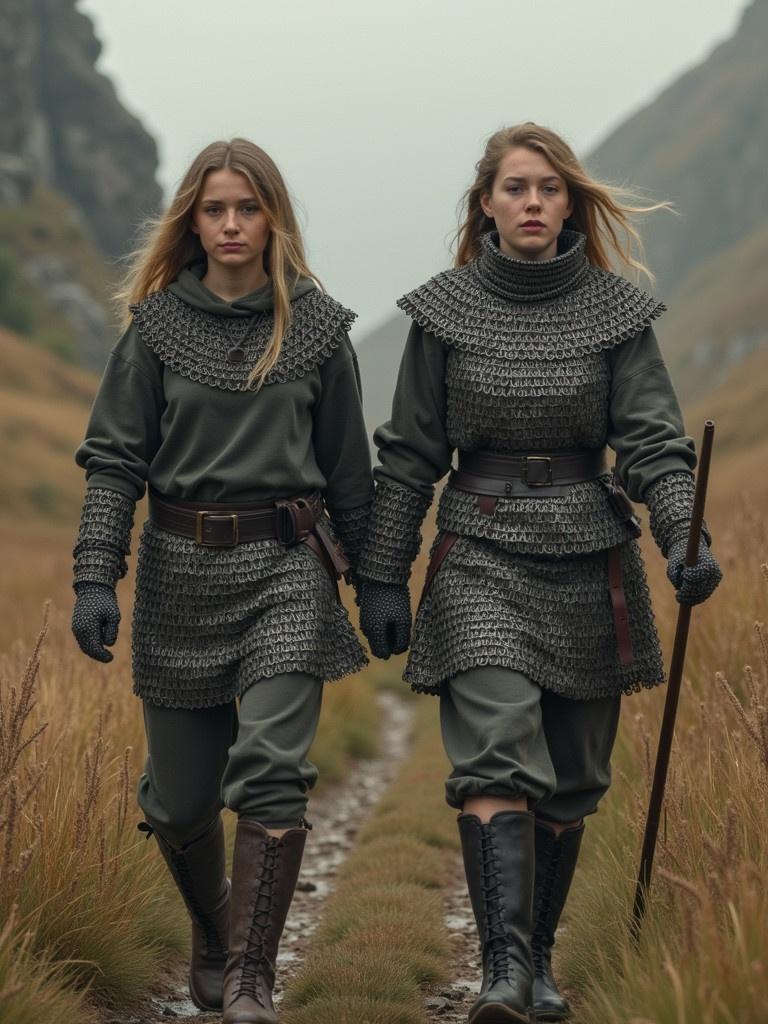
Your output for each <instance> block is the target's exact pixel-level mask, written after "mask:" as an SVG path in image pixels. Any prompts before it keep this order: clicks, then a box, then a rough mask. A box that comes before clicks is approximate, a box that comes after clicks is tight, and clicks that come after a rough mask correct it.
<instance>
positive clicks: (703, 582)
mask: <svg viewBox="0 0 768 1024" xmlns="http://www.w3.org/2000/svg"><path fill="white" fill-rule="evenodd" d="M687 546H688V537H687V535H686V536H684V537H680V538H679V539H678V540H675V541H673V542H672V544H671V545H670V548H669V553H668V555H667V559H668V561H667V577H668V578H669V581H670V583H671V584H672V586H673V587H674V588H675V590H676V591H677V594H676V595H675V596H676V597H677V600H678V601H679V602H680V604H701V602H702V601H706V599H707V598H708V597H709V596H710V595H711V594H712V593H713V591H714V590H715V588H716V587H717V585H718V583H719V582H720V580H721V579H722V578H723V574H722V572H721V570H720V566H719V565H718V564H717V561H716V559H715V556H714V555H713V554H712V552H711V551H710V550H709V547H708V545H707V542H706V541H705V540H704V539H703V538H702V539H701V541H700V542H699V555H698V559H697V561H696V565H692V566H687V565H686V564H685V549H686V547H687Z"/></svg>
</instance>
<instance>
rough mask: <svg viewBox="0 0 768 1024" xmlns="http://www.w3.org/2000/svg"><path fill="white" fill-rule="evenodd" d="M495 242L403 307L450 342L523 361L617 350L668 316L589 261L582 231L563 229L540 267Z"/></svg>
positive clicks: (490, 238) (486, 242) (485, 241)
mask: <svg viewBox="0 0 768 1024" xmlns="http://www.w3.org/2000/svg"><path fill="white" fill-rule="evenodd" d="M496 237H497V236H495V235H494V234H493V233H490V234H486V235H483V236H482V252H481V255H480V257H479V258H478V259H477V260H473V261H472V262H471V263H467V264H466V265H465V266H463V267H455V268H452V269H451V270H445V271H443V272H442V273H440V274H437V275H436V276H435V277H433V278H431V279H430V280H429V281H427V283H426V284H423V285H421V287H419V288H416V289H415V290H414V291H412V292H409V293H408V294H407V295H405V296H403V298H401V299H400V300H399V301H398V303H397V304H398V306H399V307H400V309H402V310H403V312H404V313H407V315H408V316H409V317H410V318H411V319H412V320H415V322H416V323H417V324H419V325H420V326H421V327H423V328H424V329H425V330H427V331H429V332H430V333H432V334H434V335H436V336H437V337H438V338H441V339H442V340H443V341H444V342H446V344H448V345H451V346H455V347H456V348H458V349H463V350H465V351H468V352H474V353H477V354H479V355H484V356H493V355H494V354H495V355H496V356H497V358H498V357H502V358H506V357H507V356H508V355H509V354H510V352H511V351H513V352H514V355H515V359H516V361H521V362H522V361H526V360H530V359H533V360H535V361H539V360H540V359H542V358H543V359H544V360H546V361H551V360H557V361H559V360H560V359H562V358H563V357H564V356H575V355H583V354H586V353H589V352H599V351H600V350H601V349H605V348H613V346H614V345H618V344H619V343H620V342H622V341H626V340H627V339H628V338H631V337H633V336H634V335H635V334H637V333H638V332H639V331H641V330H643V328H644V327H647V326H648V325H649V324H650V323H651V321H652V320H655V319H656V318H657V317H658V316H660V315H661V314H662V313H663V312H664V309H665V306H664V304H663V303H661V302H658V301H657V300H656V299H654V298H653V297H652V296H650V295H648V294H646V293H645V292H643V291H641V290H640V289H639V288H637V287H635V285H633V284H632V283H631V282H629V281H627V280H626V279H625V278H623V277H620V276H618V275H617V274H613V273H611V272H610V271H608V270H601V269H600V268H599V267H594V266H592V265H591V264H589V263H587V259H586V256H585V253H584V248H585V242H586V239H585V237H584V235H581V234H579V232H576V231H563V232H562V233H561V235H560V241H561V245H562V248H563V252H562V253H561V254H560V255H558V256H555V257H554V258H553V259H551V260H544V261H541V262H539V261H529V260H514V259H511V258H510V257H509V256H505V255H504V254H503V253H502V252H501V250H500V249H499V247H498V244H497V242H496V241H495V238H496ZM499 369H502V368H501V367H499ZM502 380H503V377H502ZM489 393H491V392H489Z"/></svg>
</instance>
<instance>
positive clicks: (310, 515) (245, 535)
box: [149, 491, 320, 548]
mask: <svg viewBox="0 0 768 1024" xmlns="http://www.w3.org/2000/svg"><path fill="white" fill-rule="evenodd" d="M319 501H320V496H319V495H318V494H317V493H315V494H307V495H300V496H298V497H295V498H289V499H287V500H279V501H270V502H252V503H250V504H246V505H244V504H233V503H229V502H226V503H225V502H194V501H179V500H177V499H175V498H173V499H171V498H166V497H164V496H162V495H160V494H158V493H157V492H156V491H150V493H149V518H150V519H151V521H152V522H153V523H154V524H155V526H159V527H160V529H161V530H167V531H168V532H169V533H175V534H178V536H180V537H190V538H191V539H192V540H194V542H195V543H196V544H199V545H200V546H201V547H206V548H231V547H234V546H235V545H236V544H246V543H248V542H249V541H254V540H280V541H282V542H283V543H284V544H298V543H299V542H300V541H303V540H304V539H305V538H306V537H307V535H308V534H309V533H310V531H311V530H312V529H313V527H314V526H315V523H316V521H317V518H318V515H317V513H316V511H315V507H316V505H317V502H319ZM313 503H315V507H313Z"/></svg>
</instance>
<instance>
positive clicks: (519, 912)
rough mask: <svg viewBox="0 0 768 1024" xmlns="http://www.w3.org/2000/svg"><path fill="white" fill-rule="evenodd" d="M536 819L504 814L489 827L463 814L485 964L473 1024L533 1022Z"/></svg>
mask: <svg viewBox="0 0 768 1024" xmlns="http://www.w3.org/2000/svg"><path fill="white" fill-rule="evenodd" d="M533 829H534V817H533V814H531V813H529V812H528V811H499V812H498V813H497V814H494V815H493V817H492V818H491V820H490V821H489V822H488V823H487V824H482V823H481V822H480V819H479V818H478V817H476V816H475V815H474V814H460V815H459V833H460V835H461V849H462V853H463V855H464V870H465V872H466V875H467V886H468V888H469V898H470V901H471V903H472V910H473V911H474V915H475V921H476V922H477V930H478V933H479V935H480V949H481V955H482V960H483V984H482V988H481V990H480V996H479V998H478V999H477V1000H476V1001H475V1003H474V1005H473V1006H472V1009H471V1010H470V1011H469V1024H529V1021H530V1020H531V1019H532V1018H531V1015H530V1007H531V1000H532V981H533V964H532V962H531V925H532V900H533V878H534V837H533Z"/></svg>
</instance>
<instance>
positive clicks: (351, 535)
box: [329, 501, 372, 579]
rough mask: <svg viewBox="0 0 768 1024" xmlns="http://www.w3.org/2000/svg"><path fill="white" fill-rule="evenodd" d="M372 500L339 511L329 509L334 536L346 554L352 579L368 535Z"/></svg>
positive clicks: (355, 573)
mask: <svg viewBox="0 0 768 1024" xmlns="http://www.w3.org/2000/svg"><path fill="white" fill-rule="evenodd" d="M371 504H372V502H370V501H369V502H366V504H365V505H360V506H359V507H358V508H348V509H344V511H341V510H340V509H336V510H335V511H330V512H329V515H330V518H331V522H332V523H333V529H334V530H335V532H336V536H337V537H338V538H339V540H340V541H341V545H342V547H343V548H344V554H345V555H346V556H347V560H348V561H349V564H350V567H351V569H352V576H353V579H354V578H355V577H356V576H357V567H358V564H359V562H360V555H361V553H362V550H363V547H364V545H365V539H366V537H367V535H368V521H369V519H370V516H371Z"/></svg>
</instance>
